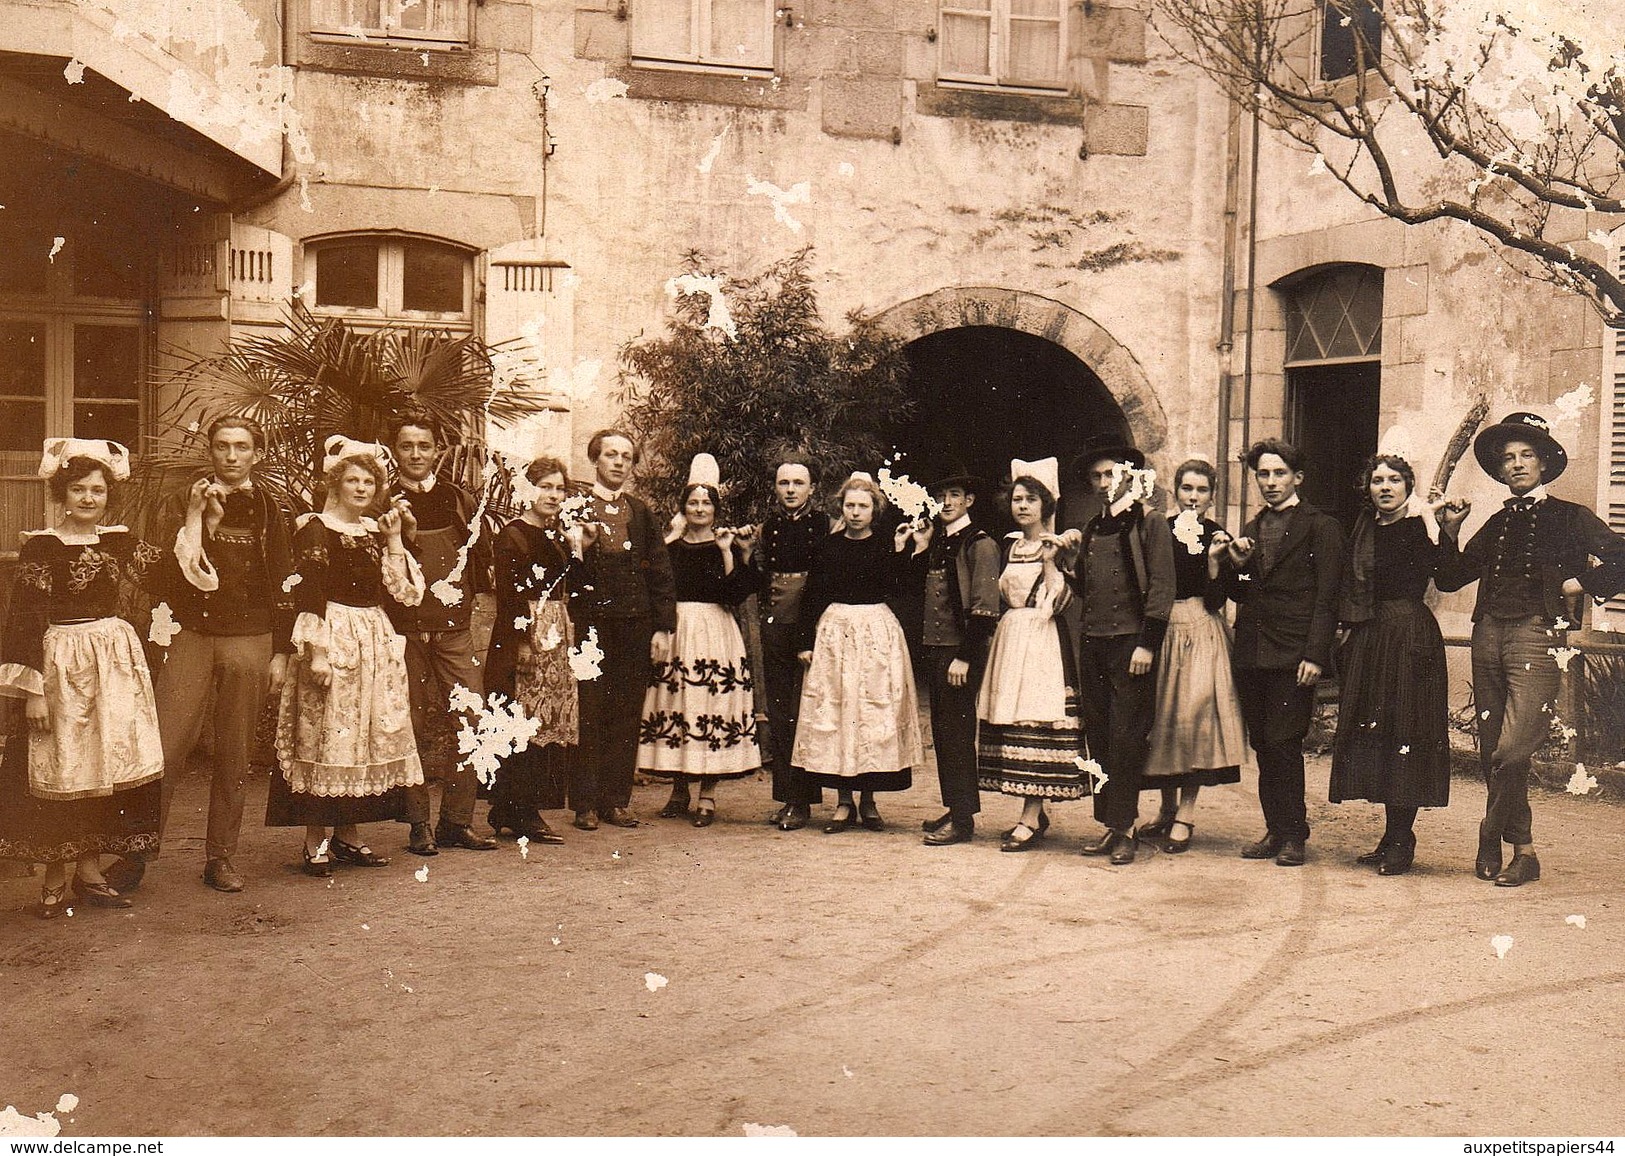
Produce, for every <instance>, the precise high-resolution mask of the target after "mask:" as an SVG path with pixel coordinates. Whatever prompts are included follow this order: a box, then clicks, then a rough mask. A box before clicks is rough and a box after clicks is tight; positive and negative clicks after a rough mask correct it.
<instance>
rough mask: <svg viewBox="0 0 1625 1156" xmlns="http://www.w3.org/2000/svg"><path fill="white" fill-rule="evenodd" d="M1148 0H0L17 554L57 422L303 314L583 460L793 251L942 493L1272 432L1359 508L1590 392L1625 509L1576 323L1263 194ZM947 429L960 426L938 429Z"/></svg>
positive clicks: (1269, 149) (3, 233)
mask: <svg viewBox="0 0 1625 1156" xmlns="http://www.w3.org/2000/svg"><path fill="white" fill-rule="evenodd" d="M1142 7H1143V5H1141V4H1137V3H1136V0H1110V2H1107V0H789V2H787V3H784V4H774V3H772V2H770V0H768V2H760V3H758V2H755V0H533V2H531V3H516V2H510V0H483V2H482V0H0V137H3V141H0V143H4V144H5V145H6V147H7V149H8V151H9V152H10V154H11V156H12V157H14V158H16V159H17V160H16V163H13V164H10V165H8V166H7V167H6V169H7V171H6V172H5V174H4V175H0V203H4V204H5V205H6V206H7V207H6V209H4V210H0V367H3V371H0V372H3V380H0V396H3V397H4V398H5V400H6V405H7V407H8V411H9V410H12V409H13V408H14V407H15V408H16V412H17V413H18V414H19V415H20V416H19V418H18V419H17V420H14V421H8V422H7V423H6V426H5V430H4V433H3V434H0V442H3V444H0V486H3V487H5V494H4V495H3V498H4V502H3V506H4V509H5V510H6V511H7V513H6V515H5V518H4V519H3V522H4V524H3V525H0V534H3V535H4V537H5V538H6V539H7V540H10V539H11V536H12V534H13V532H14V531H15V530H16V529H18V528H20V527H21V526H23V525H27V524H31V523H32V522H34V521H36V520H37V518H38V517H39V516H40V514H41V513H42V511H41V510H40V509H39V501H40V499H39V496H38V492H37V487H36V486H34V485H33V484H32V483H29V482H28V481H26V478H27V475H29V474H30V473H31V472H32V467H33V462H34V458H33V454H34V453H36V452H37V448H36V447H37V445H38V440H39V437H41V436H44V435H45V434H47V433H81V434H95V433H101V432H112V433H113V434H114V435H115V436H121V437H128V438H134V439H135V440H137V441H139V436H140V434H141V433H143V432H146V433H150V432H151V431H152V430H153V429H154V428H155V425H156V423H158V422H159V421H161V420H162V407H163V402H164V399H163V398H162V397H161V396H159V391H158V390H157V389H156V388H155V386H154V384H153V383H154V382H156V381H157V380H158V379H159V375H160V374H161V371H162V368H163V365H164V363H165V358H166V357H168V356H170V355H171V354H174V353H177V352H179V353H181V354H185V353H187V352H192V353H196V352H204V351H208V350H210V349H214V348H218V346H219V344H220V343H221V342H222V341H223V340H224V339H226V338H227V337H228V336H230V335H232V334H238V333H243V332H248V331H252V330H254V329H255V328H256V327H264V326H267V325H274V324H276V322H277V319H278V317H279V316H280V314H281V312H282V311H283V310H284V309H285V308H287V306H288V304H289V303H290V302H291V301H292V300H293V299H294V298H295V297H296V296H297V298H298V299H299V300H301V301H302V302H304V303H305V304H306V305H307V306H309V307H310V308H312V309H314V310H316V311H317V312H319V313H331V314H333V315H337V316H342V317H345V318H347V319H349V320H351V321H353V322H354V323H356V324H361V325H385V324H389V325H409V326H410V325H417V326H428V327H434V328H442V329H452V330H458V331H468V332H473V333H476V334H478V335H480V336H481V337H483V338H485V339H486V340H488V341H490V342H493V343H504V345H505V348H507V349H508V350H509V351H511V353H512V356H513V357H514V359H515V361H514V364H515V365H516V366H517V368H518V371H519V372H521V373H523V374H525V375H527V376H528V378H529V380H531V381H532V382H533V383H534V384H537V385H541V386H543V387H544V388H546V389H547V390H548V391H549V393H550V396H551V397H552V399H553V402H554V405H553V409H552V410H551V412H550V413H549V414H548V415H547V417H546V418H545V419H541V420H539V421H537V422H535V423H533V425H532V426H531V427H530V428H527V429H524V430H521V431H510V432H508V433H505V434H501V435H499V440H500V441H502V442H503V443H504V444H506V445H508V446H510V447H511V448H515V449H520V450H542V449H547V450H550V451H554V452H562V453H565V454H566V455H567V456H568V457H569V459H570V460H571V461H572V462H573V463H574V464H575V466H576V467H577V469H578V470H579V471H580V472H582V473H585V471H586V469H587V466H586V463H585V458H584V452H583V451H584V446H585V441H586V438H587V436H588V435H589V434H590V433H591V432H592V430H593V429H595V428H597V427H598V426H600V425H603V424H606V423H609V422H611V421H613V420H614V419H615V417H616V415H617V413H618V408H617V405H616V403H615V398H614V376H615V366H616V356H617V350H618V349H619V347H620V346H621V345H622V344H623V343H624V342H625V341H627V340H628V339H631V338H634V337H636V336H637V335H639V334H651V333H654V332H656V331H658V329H659V328H660V326H661V325H662V324H663V323H664V319H665V317H666V316H667V313H668V310H669V307H670V302H671V298H670V296H669V291H668V285H667V283H668V281H669V280H670V279H671V278H672V277H673V276H674V275H675V274H677V273H679V272H680V271H681V268H682V260H683V255H684V253H685V252H686V251H688V250H691V249H694V250H699V251H701V252H702V253H704V254H705V255H706V256H707V258H708V259H709V260H710V261H711V263H712V264H714V265H715V266H716V267H717V268H720V269H723V270H737V271H739V272H742V273H744V272H753V271H755V270H757V269H760V268H761V267H763V266H765V265H767V264H769V263H770V262H772V261H774V260H776V259H778V258H780V257H783V256H785V255H787V254H789V253H792V252H794V251H796V250H798V249H800V248H802V247H803V246H809V245H810V246H812V247H813V250H814V269H815V272H816V275H817V277H818V287H819V292H820V299H821V305H822V308H823V310H824V313H825V315H826V317H829V318H839V317H841V316H842V315H844V314H845V313H846V312H847V311H848V310H851V309H863V310H866V311H868V312H870V313H873V314H876V315H878V316H880V317H881V318H882V319H883V321H885V323H886V324H887V325H889V326H890V327H892V328H893V329H894V330H895V331H897V332H898V333H899V334H901V335H902V336H904V337H905V338H906V339H908V340H909V342H910V343H911V344H910V346H909V349H910V355H911V358H912V360H913V364H914V368H915V388H916V391H917V393H918V396H919V398H920V402H921V407H922V414H923V416H922V417H921V419H920V421H919V422H918V423H917V428H918V430H920V431H925V432H923V433H920V434H919V436H918V439H917V441H916V443H915V444H911V445H905V446H901V447H900V448H901V449H903V450H905V451H907V453H908V455H909V456H908V457H907V458H905V461H914V462H919V463H921V468H922V469H923V468H925V465H926V464H928V463H929V461H930V460H931V459H932V458H933V457H936V458H941V457H947V456H953V457H961V458H965V459H968V460H970V461H971V462H972V463H973V464H975V465H977V466H979V467H980V468H982V469H983V470H986V471H988V472H995V471H997V470H998V469H999V468H1000V464H1001V463H1002V462H1003V461H1004V460H1005V459H1007V458H1008V457H1009V456H1011V455H1012V454H1020V455H1021V456H1023V457H1028V458H1033V457H1038V456H1043V455H1045V454H1049V453H1055V454H1058V455H1061V456H1062V457H1067V456H1069V451H1074V450H1075V449H1076V447H1077V446H1078V444H1079V443H1080V442H1081V441H1082V440H1083V439H1084V438H1086V437H1087V436H1089V435H1090V434H1092V433H1095V432H1099V431H1103V430H1104V431H1110V432H1117V433H1123V434H1126V435H1128V436H1130V437H1132V438H1133V439H1134V441H1135V443H1136V444H1138V445H1140V446H1141V447H1142V448H1144V449H1145V450H1146V451H1147V452H1148V453H1149V455H1150V457H1151V459H1152V461H1153V463H1154V464H1155V465H1157V466H1158V467H1159V468H1161V469H1162V470H1164V471H1167V470H1168V469H1169V468H1171V467H1172V466H1173V465H1174V464H1175V463H1177V462H1178V461H1179V460H1181V459H1182V458H1183V457H1185V456H1188V455H1190V454H1193V453H1200V454H1204V455H1206V456H1209V457H1214V458H1219V459H1233V457H1234V455H1235V453H1236V452H1238V451H1239V450H1240V449H1241V448H1243V447H1244V446H1245V444H1246V443H1247V442H1248V441H1250V440H1251V439H1253V438H1256V437H1258V436H1262V435H1265V434H1269V433H1275V432H1285V433H1287V434H1288V435H1289V436H1292V437H1296V438H1299V439H1301V440H1305V441H1307V442H1310V443H1312V444H1314V445H1315V446H1316V447H1317V449H1318V451H1319V452H1320V453H1321V454H1322V455H1323V456H1324V460H1325V461H1326V462H1327V466H1326V469H1325V470H1324V471H1323V474H1322V476H1321V477H1317V478H1316V479H1315V480H1314V482H1313V485H1314V486H1316V487H1317V489H1316V491H1315V493H1316V496H1317V497H1318V498H1320V500H1322V501H1325V502H1328V503H1329V504H1332V505H1334V506H1335V505H1337V504H1338V503H1342V504H1343V507H1344V508H1345V509H1351V508H1352V507H1351V506H1349V505H1348V497H1347V490H1348V482H1349V480H1350V478H1349V476H1348V468H1347V467H1348V463H1350V462H1353V461H1355V460H1356V459H1358V458H1359V457H1362V456H1363V455H1364V454H1366V453H1368V452H1370V450H1371V449H1373V448H1375V443H1376V439H1377V437H1378V436H1379V432H1380V431H1381V430H1386V429H1388V428H1389V427H1391V426H1393V425H1396V424H1399V425H1403V426H1405V427H1407V428H1408V429H1410V430H1411V431H1412V433H1413V435H1414V436H1415V438H1416V440H1417V441H1418V443H1421V444H1427V443H1430V442H1436V443H1442V441H1443V439H1444V438H1445V437H1448V432H1449V430H1448V427H1452V426H1453V424H1454V422H1455V420H1456V419H1457V418H1459V416H1460V414H1461V412H1463V411H1464V410H1465V408H1466V407H1467V405H1468V404H1469V403H1470V399H1471V397H1472V396H1474V395H1475V393H1476V392H1478V391H1480V390H1485V391H1487V392H1489V393H1490V394H1491V396H1492V405H1493V406H1494V408H1496V409H1497V410H1502V409H1507V408H1534V409H1542V408H1543V407H1544V408H1548V409H1549V408H1550V407H1551V406H1552V405H1553V404H1555V403H1556V401H1557V399H1559V398H1560V397H1564V396H1565V395H1571V396H1570V398H1569V401H1570V403H1571V406H1572V402H1573V397H1572V393H1571V391H1573V390H1574V389H1575V388H1576V387H1577V386H1579V385H1581V384H1582V383H1584V384H1590V385H1592V386H1593V387H1594V389H1595V394H1596V397H1597V400H1598V404H1593V405H1591V406H1588V407H1581V408H1580V410H1579V411H1578V412H1577V413H1575V414H1574V415H1573V416H1572V417H1565V418H1564V421H1565V422H1566V423H1567V424H1565V425H1563V426H1561V428H1560V433H1562V434H1563V435H1564V436H1565V440H1566V441H1567V442H1568V444H1569V445H1570V446H1571V447H1572V451H1573V456H1574V463H1575V464H1574V466H1573V468H1571V470H1570V475H1569V477H1567V478H1565V479H1564V480H1563V483H1562V492H1563V493H1564V494H1565V495H1566V496H1572V497H1576V498H1578V499H1579V500H1582V501H1586V502H1588V503H1592V504H1597V505H1599V507H1609V505H1610V502H1612V503H1613V506H1612V508H1613V510H1614V516H1615V517H1616V518H1617V519H1619V520H1621V522H1622V523H1625V492H1622V493H1616V492H1615V490H1614V489H1612V488H1611V483H1610V469H1612V470H1613V471H1615V472H1616V473H1618V474H1619V475H1620V476H1621V477H1622V478H1625V449H1619V448H1614V447H1617V446H1620V445H1625V414H1621V415H1620V416H1619V417H1618V418H1617V419H1616V417H1615V413H1616V406H1615V404H1614V401H1613V398H1614V391H1615V386H1614V380H1615V378H1614V376H1613V375H1614V373H1615V370H1614V367H1613V359H1614V357H1615V356H1616V351H1615V350H1614V349H1612V348H1611V347H1606V343H1605V342H1604V340H1603V336H1604V335H1603V331H1602V328H1601V326H1600V324H1599V323H1598V322H1597V320H1596V319H1595V318H1594V317H1592V316H1591V315H1590V314H1589V313H1588V311H1587V309H1586V307H1585V306H1584V305H1583V304H1582V303H1580V302H1578V301H1575V300H1572V299H1569V298H1566V297H1562V296H1560V295H1558V294H1557V293H1556V292H1555V291H1552V290H1550V289H1547V288H1545V287H1543V286H1540V285H1538V284H1534V283H1531V282H1529V281H1527V280H1526V279H1524V278H1522V277H1520V276H1518V275H1517V274H1516V273H1514V272H1511V271H1509V270H1508V269H1507V268H1506V267H1505V266H1504V264H1503V263H1502V262H1501V261H1500V260H1499V259H1498V258H1497V257H1495V256H1494V255H1493V254H1492V253H1491V252H1490V251H1489V250H1488V249H1487V248H1486V247H1485V246H1484V244H1483V243H1482V242H1480V241H1479V240H1478V239H1477V238H1475V237H1473V236H1471V235H1469V234H1467V233H1465V232H1464V231H1462V230H1459V229H1451V228H1448V227H1444V226H1438V227H1429V228H1419V229H1409V230H1407V229H1404V228H1402V227H1400V226H1398V225H1396V224H1394V223H1392V222H1389V221H1386V220H1383V219H1380V218H1374V217H1373V216H1372V215H1371V214H1370V212H1369V211H1364V210H1361V208H1360V207H1359V206H1358V205H1356V204H1354V203H1353V202H1352V201H1351V200H1350V199H1349V198H1348V197H1347V196H1346V195H1344V194H1342V193H1340V192H1339V191H1338V190H1337V189H1336V188H1335V187H1334V186H1333V185H1332V184H1331V183H1330V181H1329V179H1328V178H1326V177H1324V176H1323V175H1317V174H1316V173H1315V172H1314V171H1313V168H1312V166H1311V164H1310V158H1308V157H1307V156H1305V155H1304V154H1302V153H1299V152H1294V151H1291V150H1288V149H1286V148H1284V147H1283V146H1282V145H1281V143H1280V142H1279V141H1277V140H1275V139H1272V138H1269V137H1266V138H1265V139H1263V140H1262V141H1261V142H1260V145H1261V147H1260V150H1259V160H1258V164H1257V166H1256V169H1255V168H1254V167H1253V165H1252V163H1251V156H1250V148H1249V147H1248V146H1249V133H1250V129H1251V126H1250V125H1249V124H1248V123H1247V122H1246V120H1245V119H1244V118H1242V117H1240V116H1238V115H1237V113H1236V111H1235V110H1234V109H1233V108H1232V107H1231V106H1230V105H1229V104H1228V103H1227V102H1226V101H1225V100H1224V99H1223V98H1222V96H1221V95H1220V94H1219V93H1218V92H1217V90H1216V89H1215V88H1214V87H1213V86H1212V85H1210V84H1209V83H1208V82H1207V81H1206V80H1205V79H1204V78H1203V77H1201V76H1200V75H1199V74H1197V73H1195V72H1194V71H1193V70H1192V69H1191V68H1190V67H1189V66H1187V65H1186V64H1184V63H1183V62H1182V61H1181V60H1180V59H1178V57H1177V56H1176V55H1175V54H1173V53H1171V52H1170V51H1169V49H1168V48H1167V47H1166V46H1165V45H1163V44H1162V42H1161V41H1160V40H1159V39H1158V37H1157V36H1156V35H1155V33H1154V32H1153V30H1152V29H1151V28H1150V27H1149V23H1148V20H1147V17H1146V15H1145V13H1144V12H1143V11H1141V8H1142ZM1253 218H1256V233H1255V235H1252V236H1249V234H1248V223H1249V220H1250V219H1253ZM1596 227H1597V225H1596V224H1595V223H1594V222H1586V221H1583V220H1582V221H1579V222H1577V223H1576V229H1577V233H1576V235H1577V237H1579V238H1582V239H1583V238H1584V237H1585V235H1586V234H1587V232H1588V231H1589V230H1592V229H1595V228H1596ZM57 238H61V239H62V241H61V244H60V246H58V244H57V240H56V239H57ZM1616 257H1617V247H1616ZM1249 337H1250V338H1251V340H1249ZM1605 375H1608V376H1605ZM950 405H952V406H955V407H960V408H963V407H966V406H968V407H970V408H971V409H972V410H973V411H974V412H975V413H976V414H977V415H978V420H977V421H976V423H974V427H973V428H972V429H971V430H970V431H969V432H966V433H964V434H955V433H953V432H952V431H951V430H950V429H949V424H950V423H946V422H944V421H940V420H937V421H933V415H935V414H939V413H940V412H942V411H943V410H945V409H946V408H947V407H948V406H950ZM1616 420H1617V421H1618V422H1619V424H1620V429H1619V430H1618V431H1616V430H1615V428H1614V424H1613V423H1615V421H1616ZM944 440H948V441H952V442H953V443H954V444H952V445H943V444H940V443H941V442H942V441H944ZM1599 447H1603V448H1602V449H1601V450H1600V449H1599ZM1610 454H1612V455H1613V459H1612V460H1610V458H1609V455H1610ZM1423 457H1424V458H1426V457H1427V455H1426V454H1424V455H1423ZM1317 460H1321V459H1319V458H1317ZM1226 474H1227V476H1226V479H1225V481H1226V485H1225V495H1224V496H1225V499H1226V502H1227V505H1228V517H1229V518H1230V519H1231V520H1234V519H1236V518H1238V517H1240V516H1241V515H1242V514H1243V513H1244V512H1245V509H1244V506H1245V504H1246V503H1247V502H1248V501H1249V500H1251V499H1250V496H1249V495H1248V494H1247V488H1246V486H1245V485H1243V484H1241V483H1242V482H1243V481H1244V479H1242V478H1241V476H1240V473H1239V471H1238V470H1237V469H1236V468H1235V467H1234V465H1233V461H1232V465H1231V466H1230V468H1229V469H1228V470H1227V471H1226ZM1458 478H1459V481H1458V482H1457V483H1456V485H1458V486H1461V487H1465V489H1466V490H1467V491H1468V492H1471V493H1472V496H1474V497H1476V498H1480V499H1484V500H1492V499H1493V496H1494V495H1493V488H1492V487H1491V486H1489V485H1488V483H1487V482H1486V481H1484V480H1483V479H1481V478H1478V477H1477V476H1476V474H1475V471H1474V469H1473V468H1472V466H1471V464H1470V462H1469V463H1468V464H1466V465H1464V466H1463V468H1462V470H1461V471H1460V473H1459V474H1458ZM1458 625H1459V624H1458Z"/></svg>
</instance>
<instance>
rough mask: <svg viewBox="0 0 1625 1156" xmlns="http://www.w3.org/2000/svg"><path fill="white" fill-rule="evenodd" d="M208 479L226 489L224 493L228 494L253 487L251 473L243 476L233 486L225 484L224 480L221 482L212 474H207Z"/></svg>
mask: <svg viewBox="0 0 1625 1156" xmlns="http://www.w3.org/2000/svg"><path fill="white" fill-rule="evenodd" d="M209 481H211V482H212V483H214V484H215V485H217V486H219V487H220V488H221V489H222V490H224V491H226V493H228V494H235V493H239V492H246V491H248V490H252V489H253V488H254V476H253V475H252V474H250V475H249V476H248V477H246V478H244V479H243V480H242V481H240V482H238V483H237V484H236V485H235V486H228V485H226V483H225V482H222V481H221V480H220V479H219V478H217V477H215V476H214V475H213V474H211V475H209Z"/></svg>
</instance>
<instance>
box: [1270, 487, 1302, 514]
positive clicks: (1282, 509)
mask: <svg viewBox="0 0 1625 1156" xmlns="http://www.w3.org/2000/svg"><path fill="white" fill-rule="evenodd" d="M1302 500H1303V495H1301V494H1298V493H1296V492H1294V493H1293V495H1292V496H1291V497H1290V498H1288V499H1287V500H1286V501H1284V502H1282V503H1281V504H1280V505H1279V506H1265V507H1264V509H1266V510H1274V511H1275V512H1276V513H1277V514H1284V513H1286V512H1287V511H1288V510H1290V509H1291V508H1292V507H1293V506H1296V505H1297V504H1298V503H1299V502H1300V501H1302Z"/></svg>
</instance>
